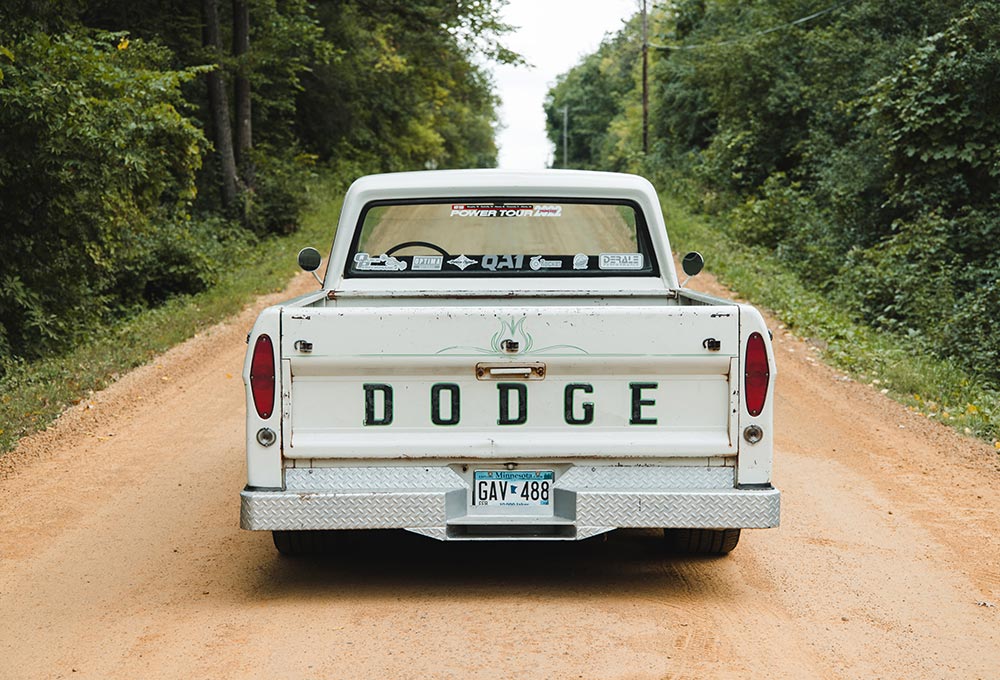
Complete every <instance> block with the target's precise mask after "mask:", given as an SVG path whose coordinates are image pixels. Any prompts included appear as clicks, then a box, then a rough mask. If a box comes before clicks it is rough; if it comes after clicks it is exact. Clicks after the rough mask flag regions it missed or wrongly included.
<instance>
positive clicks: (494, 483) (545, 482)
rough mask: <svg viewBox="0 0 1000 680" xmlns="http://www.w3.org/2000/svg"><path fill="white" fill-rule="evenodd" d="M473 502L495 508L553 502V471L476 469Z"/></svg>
mask: <svg viewBox="0 0 1000 680" xmlns="http://www.w3.org/2000/svg"><path fill="white" fill-rule="evenodd" d="M473 480H474V484H473V487H474V488H473V496H472V504H473V505H475V506H480V507H495V508H496V507H498V508H547V507H551V505H552V481H553V474H552V470H476V471H475V473H474V477H473Z"/></svg>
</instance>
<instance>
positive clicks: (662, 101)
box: [550, 0, 1000, 384]
mask: <svg viewBox="0 0 1000 680" xmlns="http://www.w3.org/2000/svg"><path fill="white" fill-rule="evenodd" d="M822 9H824V7H823V6H817V5H816V3H815V2H814V1H812V0H755V1H754V2H749V3H748V2H739V1H737V0H684V1H682V2H677V3H672V5H671V7H670V8H669V10H668V11H666V12H663V13H654V14H653V15H652V20H653V30H652V31H651V33H652V35H653V36H654V38H653V40H652V42H653V43H654V48H655V47H657V46H658V47H659V48H660V49H654V55H655V58H654V60H653V65H652V77H651V115H650V135H651V149H652V151H651V153H650V154H649V156H648V157H646V158H645V159H644V163H643V164H642V167H643V170H644V171H645V172H647V173H649V174H653V175H656V176H659V177H660V178H663V179H669V180H670V182H671V184H673V185H674V186H676V187H682V188H683V191H684V192H685V193H686V194H687V196H688V198H689V199H690V200H691V201H692V202H693V203H694V204H696V205H698V206H700V207H701V208H702V209H703V210H706V211H708V212H710V213H715V214H718V215H720V216H724V217H725V219H722V220H720V222H719V224H720V225H723V226H725V228H727V229H728V230H729V232H730V234H731V235H732V236H734V237H736V238H738V239H739V240H740V241H742V242H745V243H748V244H751V245H752V246H754V247H756V248H760V249H762V252H768V253H771V254H773V255H774V256H775V257H776V258H777V260H778V261H780V262H782V263H783V264H784V265H785V267H786V268H788V269H789V270H790V271H792V272H794V273H795V274H796V275H797V276H798V277H799V278H800V279H801V280H802V281H804V282H806V283H807V284H808V286H809V287H810V288H811V289H812V290H815V291H817V292H821V293H822V294H824V295H825V296H827V297H829V298H830V299H833V300H836V301H838V302H839V304H841V305H842V306H843V308H844V309H846V310H849V311H850V313H851V314H852V315H853V318H855V319H857V320H860V321H863V322H865V323H867V324H870V325H871V326H873V327H877V328H883V329H887V330H890V331H892V332H894V333H900V334H903V335H905V336H907V337H912V338H917V339H919V340H920V342H921V343H922V344H921V347H923V348H924V349H925V350H926V351H928V352H934V353H936V354H938V355H939V356H940V357H943V358H945V359H947V360H948V361H953V362H955V363H956V364H957V365H960V366H962V367H963V368H964V369H966V370H969V371H972V372H973V373H975V374H977V375H979V376H982V377H983V378H986V379H988V380H990V381H992V382H993V384H1000V363H998V362H997V361H996V358H997V357H998V356H1000V333H998V332H997V331H998V328H997V324H996V322H995V321H993V320H992V317H994V316H996V310H997V309H998V307H996V300H997V295H998V290H997V264H996V263H997V262H998V261H1000V209H998V208H997V205H998V199H1000V118H998V117H997V116H996V111H997V110H1000V91H998V90H997V88H996V83H997V82H1000V2H998V1H997V0H979V1H973V0H945V1H943V2H942V1H940V0H935V1H931V0H901V1H900V2H893V3H885V2H880V1H878V0H855V1H854V2H850V3H843V4H840V5H834V6H833V7H832V8H829V11H826V12H821V13H819V14H817V12H819V10H822ZM812 15H815V16H812ZM807 16H812V18H810V19H808V20H806V21H798V20H799V19H801V18H803V17H807ZM635 44H636V34H635V30H634V27H630V28H626V29H624V30H623V31H622V32H621V33H620V34H619V35H618V36H616V37H614V38H611V39H609V40H607V41H605V44H604V45H602V46H601V47H600V48H599V49H598V51H597V52H595V53H594V54H593V55H590V56H588V57H585V58H584V59H583V60H582V61H581V62H580V64H579V65H578V66H576V67H575V68H574V69H573V70H572V71H570V72H569V73H568V74H566V75H564V76H563V77H561V78H560V80H559V82H558V83H557V85H556V87H554V88H553V89H552V91H551V98H552V101H554V102H555V101H557V100H558V101H588V100H590V99H593V98H594V97H593V95H592V93H594V92H600V91H601V90H602V88H603V90H604V91H606V92H615V93H618V94H620V95H621V96H622V98H624V99H628V98H631V100H632V102H633V103H632V104H628V103H625V102H624V101H621V100H619V101H617V102H615V103H614V105H612V106H610V107H609V106H607V105H606V104H605V103H603V102H601V100H600V99H599V98H598V99H595V101H596V102H597V105H596V106H594V107H593V108H592V110H591V114H592V115H590V117H589V118H588V119H587V120H586V125H587V127H586V130H585V131H584V132H585V138H583V139H580V140H575V141H573V142H571V144H570V151H571V152H572V155H573V157H574V158H575V161H576V167H592V168H606V167H621V166H620V165H616V161H615V157H614V155H613V154H612V153H610V152H609V151H608V149H607V147H606V146H605V145H604V144H603V143H602V140H603V139H604V138H605V137H606V136H607V135H609V134H611V133H612V131H614V130H616V129H621V128H622V127H628V121H631V125H633V126H634V125H635V123H636V121H637V119H638V116H639V115H640V113H639V112H638V111H637V110H636V108H635V106H634V102H636V101H637V100H638V94H637V90H636V88H635V85H636V83H637V80H636V70H635V68H634V66H635V63H636V53H635ZM612 45H615V46H616V47H615V48H614V49H611V47H609V46H612ZM629 46H631V47H629ZM602 59H603V60H607V59H610V60H611V61H612V62H613V64H614V65H613V66H607V65H602V67H601V68H596V67H595V64H596V63H598V61H599V60H602ZM621 73H630V74H631V83H625V84H623V83H622V82H621V80H620V79H619V78H618V77H617V76H613V75H610V74H621ZM630 84H631V87H629V85H630ZM623 121H624V122H623ZM556 122H557V121H555V120H554V119H552V118H551V112H550V135H551V137H552V139H553V140H554V141H556V139H557V136H556V134H554V133H555V132H556V128H555V123H556ZM559 122H561V121H559ZM571 129H572V126H571ZM591 131H592V132H591ZM579 149H584V150H583V151H580V150H579ZM571 164H573V163H572V162H571ZM973 310H980V311H973ZM983 310H992V312H987V313H986V314H985V315H984V314H983V313H982V311H983Z"/></svg>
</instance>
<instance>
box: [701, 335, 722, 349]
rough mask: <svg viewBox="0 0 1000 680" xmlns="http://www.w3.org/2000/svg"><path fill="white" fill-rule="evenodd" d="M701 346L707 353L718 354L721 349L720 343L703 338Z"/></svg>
mask: <svg viewBox="0 0 1000 680" xmlns="http://www.w3.org/2000/svg"><path fill="white" fill-rule="evenodd" d="M701 346H702V347H704V348H705V349H707V350H708V351H709V352H718V351H719V350H720V349H722V342H721V341H719V340H716V339H715V338H705V342H703V343H701Z"/></svg>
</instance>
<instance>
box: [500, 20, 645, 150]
mask: <svg viewBox="0 0 1000 680" xmlns="http://www.w3.org/2000/svg"><path fill="white" fill-rule="evenodd" d="M638 8H639V3H638V2H637V0H510V3H509V4H508V5H507V6H506V7H505V8H504V12H503V18H504V20H505V21H506V23H508V24H511V25H512V26H515V27H516V28H515V31H514V32H512V33H510V34H508V35H507V36H506V38H505V40H504V44H505V45H506V46H507V47H509V48H510V49H512V50H514V51H515V52H518V53H520V54H521V55H522V56H523V57H524V58H525V59H526V60H527V61H528V63H529V64H531V65H532V67H531V68H529V67H525V66H521V67H513V66H494V67H493V76H494V79H495V81H496V88H497V93H498V94H499V95H500V97H501V98H502V100H503V104H502V106H501V108H500V122H501V124H502V125H503V127H502V128H501V130H500V133H499V135H498V136H497V143H498V146H499V147H500V158H499V167H501V168H505V169H512V170H513V169H540V168H545V167H548V166H549V164H550V163H551V161H552V152H553V147H552V144H551V143H550V142H549V141H548V137H546V135H545V113H544V112H543V111H542V104H543V102H544V101H545V95H546V93H547V92H548V91H549V88H550V87H552V85H554V84H555V81H556V76H558V75H559V74H561V73H564V72H566V71H568V70H569V69H570V68H572V67H573V66H574V65H576V63H577V62H578V61H579V60H580V58H581V57H583V56H585V55H587V54H589V53H591V52H593V51H594V50H595V49H597V46H598V45H599V44H600V43H601V40H602V39H603V38H604V35H605V34H607V33H615V32H617V31H618V30H619V29H620V28H621V27H622V21H623V20H625V19H627V18H628V17H630V16H631V15H633V14H635V12H636V11H637V10H638Z"/></svg>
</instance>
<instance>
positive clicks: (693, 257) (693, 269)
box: [681, 251, 705, 276]
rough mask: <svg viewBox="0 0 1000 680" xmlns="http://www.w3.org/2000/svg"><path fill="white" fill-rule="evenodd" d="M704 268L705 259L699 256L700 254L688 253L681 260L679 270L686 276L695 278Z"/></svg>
mask: <svg viewBox="0 0 1000 680" xmlns="http://www.w3.org/2000/svg"><path fill="white" fill-rule="evenodd" d="M704 268H705V258H703V257H702V256H701V253H698V252H693V251H692V252H690V253H688V254H687V255H685V256H684V259H683V260H681V269H683V270H684V273H685V274H687V275H688V276H697V275H698V274H700V273H701V270H702V269H704Z"/></svg>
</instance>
